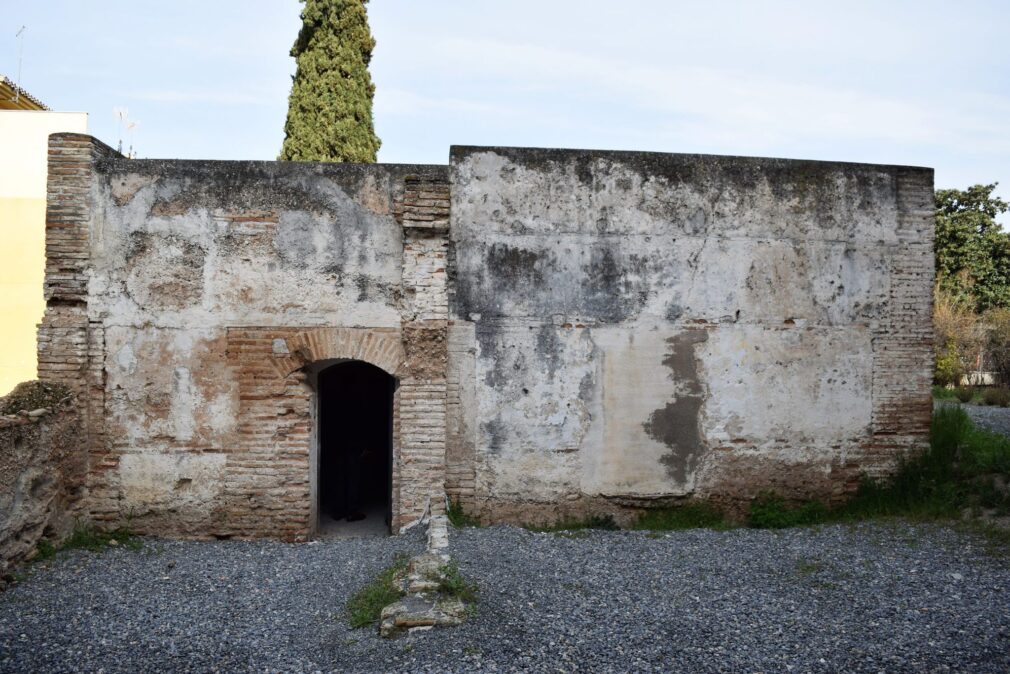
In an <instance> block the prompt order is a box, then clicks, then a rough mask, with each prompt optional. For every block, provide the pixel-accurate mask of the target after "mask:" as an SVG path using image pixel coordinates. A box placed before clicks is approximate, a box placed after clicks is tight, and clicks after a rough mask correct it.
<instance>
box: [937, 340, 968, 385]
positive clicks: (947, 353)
mask: <svg viewBox="0 0 1010 674" xmlns="http://www.w3.org/2000/svg"><path fill="white" fill-rule="evenodd" d="M963 375H964V367H963V366H962V364H961V354H960V353H959V351H958V348H957V343H956V342H955V341H954V340H949V341H948V342H947V344H946V345H945V346H943V347H938V348H937V350H936V372H935V374H934V379H935V381H936V383H937V384H940V385H941V386H947V385H949V384H957V383H958V382H959V381H961V377H962V376H963Z"/></svg>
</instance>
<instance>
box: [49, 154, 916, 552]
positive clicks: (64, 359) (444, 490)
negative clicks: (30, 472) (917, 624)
mask: <svg viewBox="0 0 1010 674" xmlns="http://www.w3.org/2000/svg"><path fill="white" fill-rule="evenodd" d="M48 189H49V210H48V212H47V255H48V261H47V276H46V297H47V300H48V302H49V304H48V307H47V313H46V318H45V320H44V322H43V325H42V326H41V327H40V333H39V355H40V358H39V362H40V377H41V378H43V379H47V380H53V381H59V382H61V383H64V384H66V385H67V386H68V387H69V388H70V389H71V390H72V391H74V392H75V393H78V394H79V397H80V400H81V403H80V406H81V410H80V412H81V415H82V419H83V420H84V423H85V425H86V427H87V444H88V479H87V497H86V507H87V510H88V511H89V512H90V514H91V517H92V518H93V519H95V520H98V521H104V522H108V523H109V524H110V525H111V524H114V523H117V522H121V521H123V520H125V519H126V518H128V517H131V518H132V519H131V526H133V527H134V528H136V529H138V530H140V531H148V532H152V533H160V534H171V535H180V536H197V537H207V536H221V537H230V536H239V537H251V536H277V537H281V538H289V539H304V538H305V537H307V536H309V535H311V533H312V530H313V521H314V504H313V498H314V496H313V494H314V490H315V487H314V486H313V479H312V466H313V461H314V454H313V452H314V451H315V450H314V446H313V443H314V440H313V438H314V426H315V420H314V409H315V408H314V404H313V403H314V400H313V395H314V393H313V389H312V377H311V372H312V371H313V368H314V367H318V366H319V365H320V364H321V363H324V362H328V361H332V360H334V359H359V360H365V361H367V362H371V363H373V364H375V365H377V366H379V367H381V368H383V369H384V370H386V371H387V372H389V373H390V374H392V375H393V376H394V377H396V379H397V382H398V386H397V389H396V393H395V396H394V419H393V442H394V464H393V493H392V506H393V526H394V530H402V529H403V528H405V527H409V526H410V525H411V524H413V523H415V522H417V521H419V519H420V518H422V517H424V516H427V515H434V516H436V517H438V516H440V515H441V513H442V512H443V510H444V507H445V496H448V497H449V498H451V499H454V500H456V501H458V502H459V503H460V504H461V505H462V506H463V507H464V509H466V510H467V511H469V512H471V513H472V514H475V515H478V516H479V517H481V518H482V519H484V520H485V521H500V520H512V521H519V522H536V521H545V520H552V519H557V518H558V517H564V516H582V515H587V514H594V513H611V514H614V515H615V516H617V517H618V519H621V520H628V519H629V518H630V517H632V516H633V515H634V514H635V512H636V511H637V510H636V509H638V508H641V507H643V506H647V505H654V504H657V503H666V502H670V501H675V500H678V499H684V498H693V497H700V498H710V499H713V500H716V501H719V502H722V503H725V504H727V505H729V506H733V505H734V504H739V503H741V502H746V501H747V500H748V499H750V498H752V497H753V496H754V495H755V494H756V493H757V492H759V491H760V490H763V489H769V488H771V489H776V490H777V491H780V492H781V493H783V494H784V495H786V496H787V497H791V498H819V499H825V500H835V499H840V498H842V497H844V496H845V494H846V493H848V492H849V491H851V489H853V488H854V486H855V485H856V483H857V481H858V479H859V476H860V475H861V474H864V473H868V474H873V475H879V474H883V473H886V472H887V471H888V470H890V469H891V468H893V466H894V465H895V462H896V461H897V459H898V458H899V457H900V456H902V455H903V454H904V453H907V452H911V451H916V450H918V449H921V448H923V447H924V446H925V443H926V441H927V438H928V428H929V415H930V410H931V402H930V395H929V394H930V389H929V384H930V375H931V363H932V360H931V347H932V326H931V322H930V313H931V289H932V283H933V267H932V236H933V223H932V171H931V170H929V169H920V168H909V167H894V166H878V165H864V164H840V163H828V162H808V161H789V160H777V159H757V158H739V157H712V156H696V155H668V154H644V153H626V152H596V151H569V150H534V149H521V148H465V147H454V148H453V149H452V151H451V156H450V163H449V166H448V167H444V166H443V167H439V166H398V165H363V166H358V165H339V164H307V163H284V162H202V161H161V160H126V159H123V158H118V157H116V156H115V153H114V152H113V151H112V150H111V149H110V148H108V147H105V146H102V145H101V144H100V143H98V142H97V141H94V139H91V138H89V137H87V136H80V135H75V134H57V135H54V136H53V137H51V139H50V177H49V188H48Z"/></svg>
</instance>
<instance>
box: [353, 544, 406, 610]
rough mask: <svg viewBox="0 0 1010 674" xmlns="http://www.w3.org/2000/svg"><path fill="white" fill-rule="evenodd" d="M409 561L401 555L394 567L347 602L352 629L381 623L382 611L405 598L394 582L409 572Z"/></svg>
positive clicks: (386, 570)
mask: <svg viewBox="0 0 1010 674" xmlns="http://www.w3.org/2000/svg"><path fill="white" fill-rule="evenodd" d="M408 563H409V560H408V559H407V557H406V555H399V556H397V557H396V560H395V561H394V562H393V565H392V566H389V567H386V568H385V569H383V570H382V571H380V572H379V574H378V575H377V576H375V578H374V579H372V582H370V583H369V584H368V585H366V586H365V587H363V588H361V589H360V590H358V591H357V592H355V593H354V594H353V595H351V598H350V599H348V600H347V618H348V622H350V625H351V627H354V628H358V627H367V626H368V625H374V624H376V623H377V622H379V618H380V616H381V615H382V609H384V608H386V607H387V606H389V605H390V604H392V603H393V602H396V601H398V600H399V599H400V598H401V597H403V590H402V589H400V588H398V587H397V586H396V585H395V584H394V582H393V580H394V578H395V577H396V576H397V575H400V574H402V573H404V572H405V571H406V570H407V564H408Z"/></svg>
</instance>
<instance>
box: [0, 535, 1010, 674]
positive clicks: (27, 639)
mask: <svg viewBox="0 0 1010 674" xmlns="http://www.w3.org/2000/svg"><path fill="white" fill-rule="evenodd" d="M452 541H453V551H454V554H455V556H456V558H457V559H458V560H459V563H460V567H461V570H462V571H463V573H464V574H466V575H467V576H469V577H471V578H473V579H474V580H476V581H477V583H478V584H479V586H480V589H481V593H482V597H481V601H480V605H479V612H478V615H477V616H476V617H475V618H474V619H473V620H472V621H471V622H469V623H467V624H466V625H463V626H461V627H458V628H454V629H446V630H441V631H434V632H427V633H418V634H413V635H409V636H406V637H404V638H402V639H399V640H397V641H391V642H390V641H384V640H382V639H380V638H379V637H378V636H377V634H376V633H375V631H374V630H370V629H363V630H351V629H350V628H348V627H347V626H346V622H345V620H344V618H343V617H342V607H343V605H344V602H345V600H346V598H347V596H348V595H349V594H350V593H351V592H352V591H353V590H354V589H357V588H358V587H360V586H361V585H362V584H364V583H365V582H366V581H367V580H368V579H369V578H370V577H371V575H372V574H373V573H375V572H376V571H378V570H379V569H380V568H381V567H382V566H384V565H385V564H387V563H388V562H389V561H390V559H391V558H392V556H393V554H394V553H395V552H396V551H401V550H402V551H408V552H415V551H420V549H421V547H422V540H421V538H420V536H419V535H416V534H415V535H411V536H407V537H400V538H386V539H364V540H344V541H331V542H324V543H314V544H307V545H286V544H281V543H273V542H229V541H221V542H208V543H197V542H174V541H162V540H154V539H151V540H147V541H146V542H145V547H144V549H143V550H141V551H139V552H131V551H129V550H124V549H115V550H111V551H108V552H105V553H102V554H93V553H87V552H73V553H64V554H63V555H61V556H60V557H59V558H58V559H57V560H55V561H53V562H48V563H46V564H45V565H44V566H43V565H37V566H36V567H35V570H34V571H33V573H32V574H31V576H30V577H29V578H28V579H27V580H25V581H24V582H22V583H20V584H18V585H16V586H14V587H13V588H11V589H10V590H8V591H7V592H6V593H3V594H0V671H10V672H14V671H18V672H24V671H45V672H58V671H95V670H99V669H102V670H105V671H107V672H146V671H151V672H154V671H158V672H169V671H213V670H220V671H246V670H257V671H314V670H322V671H330V670H332V671H418V670H430V671H460V672H471V671H474V670H477V669H483V670H490V671H500V670H508V671H520V670H522V671H573V670H584V671H628V670H636V671H645V670H650V671H670V670H673V671H685V672H707V671H725V672H745V671H748V672H756V671H764V672H786V671H792V672H840V671H845V672H878V671H888V672H901V671H914V672H919V671H921V672H947V671H965V672H1006V671H1008V670H1010V567H1008V563H1007V560H1006V559H1005V558H1002V559H1001V558H994V557H991V556H989V555H988V554H987V553H986V552H985V543H984V541H982V540H981V539H979V538H975V537H973V536H972V535H970V534H966V533H960V532H957V531H954V530H951V529H946V528H943V527H940V526H935V525H911V524H872V525H871V524H862V525H858V526H852V527H849V526H831V527H823V528H820V529H794V530H787V531H782V532H771V531H756V530H747V529H739V530H732V531H728V532H713V531H707V530H695V531H685V532H676V533H670V534H658V535H657V534H651V535H650V534H645V533H640V532H623V531H618V532H603V531H595V532H591V533H588V534H586V535H584V536H580V537H564V536H559V535H554V534H537V533H532V532H529V531H525V530H522V529H516V528H512V527H493V528H489V529H467V530H454V531H453V532H452Z"/></svg>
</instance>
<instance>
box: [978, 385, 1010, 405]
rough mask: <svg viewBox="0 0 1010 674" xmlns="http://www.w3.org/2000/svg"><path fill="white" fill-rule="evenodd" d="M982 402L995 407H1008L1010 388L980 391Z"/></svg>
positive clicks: (1009, 403)
mask: <svg viewBox="0 0 1010 674" xmlns="http://www.w3.org/2000/svg"><path fill="white" fill-rule="evenodd" d="M982 402H983V403H985V404H986V405H993V406H996V407H1010V388H1006V387H993V388H987V389H985V390H984V391H982Z"/></svg>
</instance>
